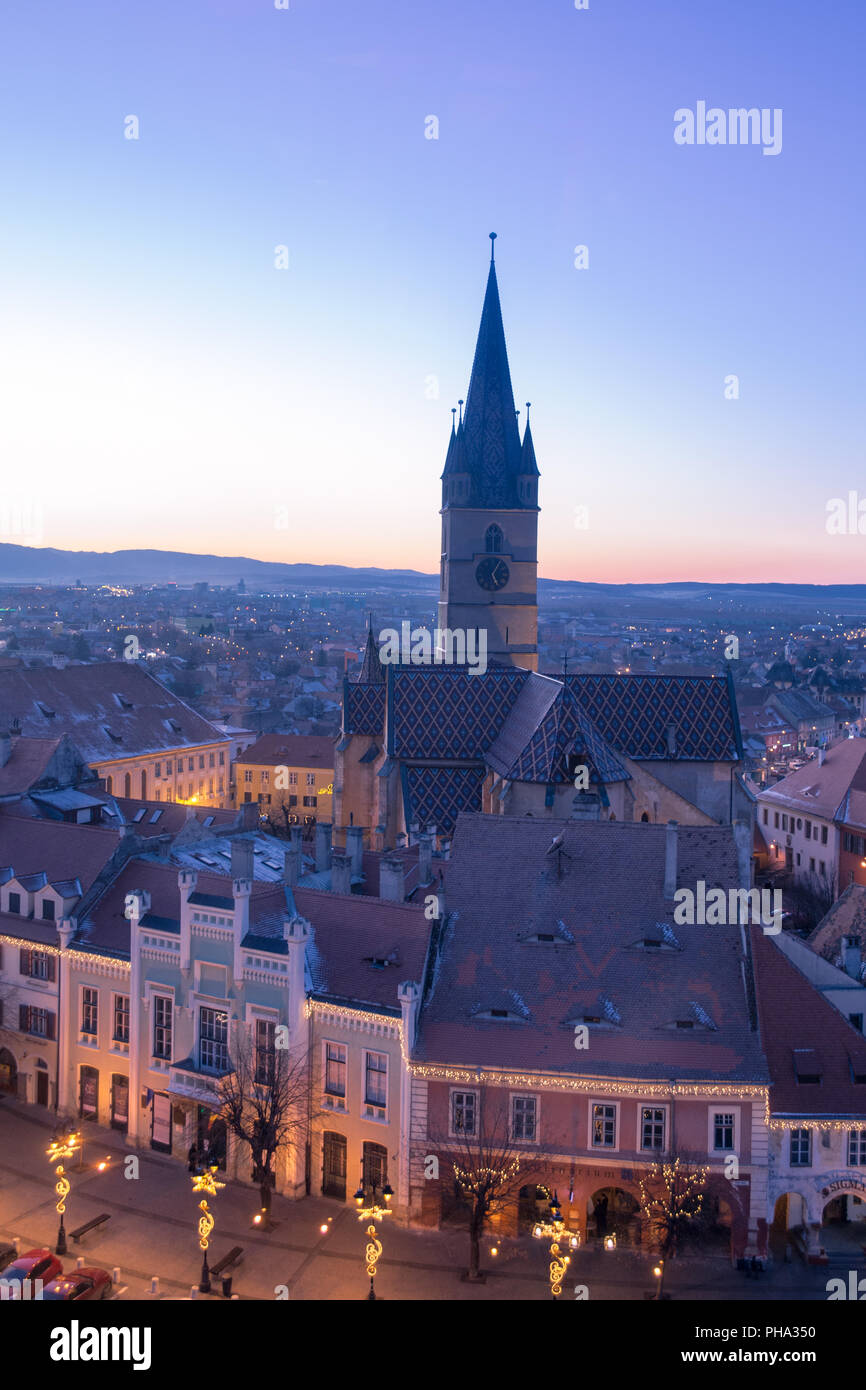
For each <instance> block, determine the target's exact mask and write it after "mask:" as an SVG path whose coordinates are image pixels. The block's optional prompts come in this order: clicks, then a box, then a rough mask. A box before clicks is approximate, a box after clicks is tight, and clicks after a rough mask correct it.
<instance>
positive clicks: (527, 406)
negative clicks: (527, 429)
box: [526, 401, 532, 425]
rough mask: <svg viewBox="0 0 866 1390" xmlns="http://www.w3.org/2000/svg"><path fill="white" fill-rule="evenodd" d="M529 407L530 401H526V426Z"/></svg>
mask: <svg viewBox="0 0 866 1390" xmlns="http://www.w3.org/2000/svg"><path fill="white" fill-rule="evenodd" d="M531 405H532V401H527V402H526V423H527V425H528V424H529V407H530V406H531Z"/></svg>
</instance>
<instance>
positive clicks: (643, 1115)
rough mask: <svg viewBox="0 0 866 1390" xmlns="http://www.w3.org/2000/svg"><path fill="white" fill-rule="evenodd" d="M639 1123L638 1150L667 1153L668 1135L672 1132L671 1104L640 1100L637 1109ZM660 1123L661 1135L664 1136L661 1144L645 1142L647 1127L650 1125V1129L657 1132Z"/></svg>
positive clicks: (650, 1152) (648, 1152)
mask: <svg viewBox="0 0 866 1390" xmlns="http://www.w3.org/2000/svg"><path fill="white" fill-rule="evenodd" d="M659 1117H660V1118H659ZM637 1124H638V1133H637V1140H638V1145H637V1146H638V1150H639V1151H640V1153H646V1154H666V1153H667V1152H668V1150H669V1137H668V1136H669V1134H670V1106H669V1105H658V1104H656V1103H655V1102H653V1101H639V1102H638V1109H637ZM659 1125H661V1132H662V1135H661V1137H662V1142H661V1144H646V1143H644V1138H645V1136H646V1133H647V1127H649V1129H650V1130H652V1131H653V1133H654V1134H655V1132H656V1131H657V1130H658V1127H659Z"/></svg>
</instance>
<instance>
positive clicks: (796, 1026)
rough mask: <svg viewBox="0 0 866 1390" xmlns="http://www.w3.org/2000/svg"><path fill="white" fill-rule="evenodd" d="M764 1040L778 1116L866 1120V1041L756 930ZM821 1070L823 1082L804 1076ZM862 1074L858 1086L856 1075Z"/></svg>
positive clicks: (754, 948) (773, 1104) (757, 983)
mask: <svg viewBox="0 0 866 1390" xmlns="http://www.w3.org/2000/svg"><path fill="white" fill-rule="evenodd" d="M751 939H752V953H753V958H754V971H755V989H756V996H757V1003H758V1018H759V1021H760V1028H761V1038H762V1041H763V1045H764V1051H765V1052H766V1056H767V1061H768V1063H769V1067H770V1074H771V1077H772V1085H771V1087H770V1109H771V1111H772V1112H773V1114H775V1115H789V1116H793V1117H796V1116H801V1115H802V1116H803V1117H804V1118H811V1117H817V1116H824V1115H826V1116H838V1117H846V1116H852V1117H858V1116H861V1115H862V1116H863V1117H864V1120H866V1038H864V1037H863V1034H862V1033H860V1032H859V1031H858V1030H857V1029H856V1028H855V1027H854V1025H853V1024H851V1023H849V1022H848V1020H847V1018H845V1016H844V1015H843V1014H841V1013H840V1012H839V1010H838V1009H836V1008H834V1006H833V1005H832V1004H830V1003H828V1002H827V1000H826V999H825V998H824V996H823V995H822V994H821V993H820V991H819V990H817V989H815V987H814V986H813V985H812V984H811V983H810V982H809V980H808V979H807V978H806V976H805V975H804V974H803V973H802V972H801V971H800V970H799V969H798V968H797V966H796V965H794V963H793V962H792V961H791V960H789V959H788V957H787V956H786V955H785V953H784V952H783V951H781V950H780V949H779V947H778V946H777V945H776V943H775V941H774V940H773V938H772V937H771V936H767V935H765V934H764V933H763V932H762V931H761V930H760V928H756V927H753V928H751ZM816 1071H817V1072H818V1073H819V1074H820V1076H821V1080H820V1083H819V1084H817V1085H816V1084H814V1083H812V1084H808V1083H807V1084H804V1083H803V1082H802V1081H798V1075H803V1074H804V1073H805V1074H807V1075H808V1074H810V1073H813V1074H814V1073H815V1072H816ZM858 1075H859V1076H862V1077H863V1078H864V1080H863V1081H862V1082H859V1083H858V1082H856V1081H855V1080H854V1077H855V1076H858ZM864 1127H866V1126H864Z"/></svg>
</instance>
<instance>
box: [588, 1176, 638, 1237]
mask: <svg viewBox="0 0 866 1390" xmlns="http://www.w3.org/2000/svg"><path fill="white" fill-rule="evenodd" d="M607 1236H615V1237H616V1244H617V1247H620V1246H622V1245H640V1243H641V1225H640V1204H639V1203H638V1200H637V1198H636V1197H634V1196H633V1195H632V1194H631V1192H626V1190H625V1188H622V1187H599V1188H596V1190H595V1192H593V1194H592V1196H591V1197H590V1199H589V1201H588V1202H587V1204H586V1238H587V1243H590V1242H593V1241H604V1239H605V1238H606V1237H607Z"/></svg>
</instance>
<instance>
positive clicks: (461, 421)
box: [457, 401, 463, 425]
mask: <svg viewBox="0 0 866 1390" xmlns="http://www.w3.org/2000/svg"><path fill="white" fill-rule="evenodd" d="M457 404H458V405H459V407H460V423H461V425H462V424H463V402H462V401H458V402H457Z"/></svg>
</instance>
